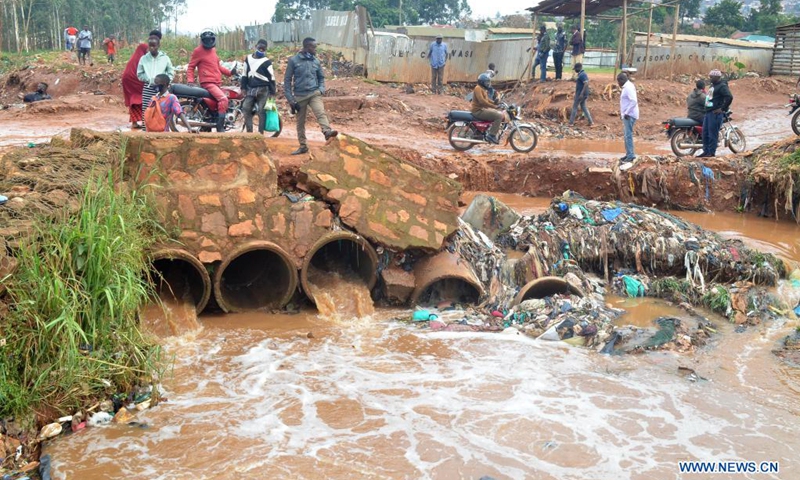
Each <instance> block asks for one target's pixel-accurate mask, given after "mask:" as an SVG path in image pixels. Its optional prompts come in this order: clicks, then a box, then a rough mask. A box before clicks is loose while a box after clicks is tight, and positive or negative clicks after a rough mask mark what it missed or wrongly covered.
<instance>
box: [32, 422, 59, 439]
mask: <svg viewBox="0 0 800 480" xmlns="http://www.w3.org/2000/svg"><path fill="white" fill-rule="evenodd" d="M62 430H63V427H62V426H61V424H60V423H57V422H56V423H50V424H47V425H45V426H44V427H42V430H41V431H40V432H39V437H38V440H39V441H42V440H47V439H48V438H53V437H55V436H56V435H58V434H60V433H61V431H62Z"/></svg>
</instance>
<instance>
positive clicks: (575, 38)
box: [569, 25, 583, 65]
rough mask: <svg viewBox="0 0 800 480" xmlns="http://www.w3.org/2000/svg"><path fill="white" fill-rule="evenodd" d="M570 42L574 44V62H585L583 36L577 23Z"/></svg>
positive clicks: (573, 28) (573, 27)
mask: <svg viewBox="0 0 800 480" xmlns="http://www.w3.org/2000/svg"><path fill="white" fill-rule="evenodd" d="M569 44H570V45H572V64H573V65H575V64H576V63H583V37H582V36H581V32H580V27H579V26H577V25H573V26H572V39H571V40H570V41H569Z"/></svg>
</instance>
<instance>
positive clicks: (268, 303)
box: [214, 241, 297, 312]
mask: <svg viewBox="0 0 800 480" xmlns="http://www.w3.org/2000/svg"><path fill="white" fill-rule="evenodd" d="M295 289H297V268H296V267H295V264H294V262H293V261H292V258H291V257H290V256H289V254H287V253H286V252H285V251H284V250H283V249H282V248H281V247H279V246H278V245H275V244H274V243H271V242H265V241H254V242H248V243H245V244H243V245H240V246H239V247H237V248H236V249H234V250H233V251H232V252H231V253H230V254H229V255H228V256H227V257H225V258H224V259H223V261H222V264H221V265H220V266H219V269H218V270H217V273H216V274H215V275H214V293H215V295H216V300H217V303H218V304H219V306H220V308H222V310H223V311H225V312H244V311H248V310H258V309H261V308H269V309H274V308H282V307H284V306H285V305H286V304H287V303H289V301H290V300H291V299H292V295H294V291H295Z"/></svg>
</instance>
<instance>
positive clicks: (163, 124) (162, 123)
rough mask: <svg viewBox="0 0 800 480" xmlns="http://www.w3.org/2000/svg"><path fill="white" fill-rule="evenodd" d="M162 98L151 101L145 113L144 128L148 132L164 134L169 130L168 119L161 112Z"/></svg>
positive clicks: (154, 98)
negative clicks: (160, 100)
mask: <svg viewBox="0 0 800 480" xmlns="http://www.w3.org/2000/svg"><path fill="white" fill-rule="evenodd" d="M160 98H161V97H160V96H155V97H153V99H152V100H150V105H149V106H148V107H147V110H145V111H144V126H145V129H146V131H148V132H162V133H163V132H164V131H166V129H167V119H166V118H164V114H163V113H162V112H161V103H160V102H159V101H158V100H159V99H160Z"/></svg>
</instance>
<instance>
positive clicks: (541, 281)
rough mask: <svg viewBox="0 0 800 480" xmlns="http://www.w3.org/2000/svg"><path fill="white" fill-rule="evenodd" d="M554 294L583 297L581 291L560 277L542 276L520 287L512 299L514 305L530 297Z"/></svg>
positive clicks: (544, 296)
mask: <svg viewBox="0 0 800 480" xmlns="http://www.w3.org/2000/svg"><path fill="white" fill-rule="evenodd" d="M556 294H569V295H577V296H579V297H583V292H581V291H580V290H579V289H578V288H576V287H574V286H572V285H570V284H569V283H567V281H566V280H564V279H563V278H560V277H542V278H537V279H536V280H533V281H531V282H528V283H527V284H526V285H525V286H524V287H522V288H521V289H520V291H519V293H518V294H517V297H516V298H515V299H514V305H519V304H520V303H522V302H524V301H525V300H530V299H532V298H547V297H550V296H553V295H556Z"/></svg>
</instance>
